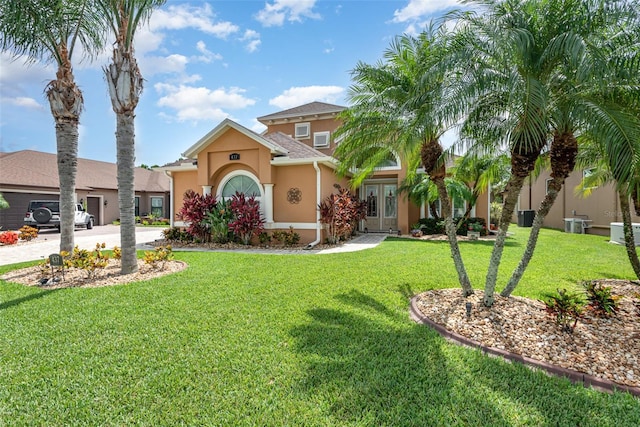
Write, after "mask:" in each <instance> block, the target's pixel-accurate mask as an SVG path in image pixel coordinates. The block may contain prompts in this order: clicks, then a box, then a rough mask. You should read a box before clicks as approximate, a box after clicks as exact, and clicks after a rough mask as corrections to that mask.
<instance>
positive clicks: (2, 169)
mask: <svg viewBox="0 0 640 427" xmlns="http://www.w3.org/2000/svg"><path fill="white" fill-rule="evenodd" d="M0 185H15V186H23V187H46V188H56V189H57V188H59V187H60V185H59V179H58V161H57V156H56V155H55V154H51V153H43V152H40V151H32V150H22V151H15V152H11V153H0ZM94 188H96V189H98V188H101V189H110V190H117V189H118V181H117V170H116V164H115V163H107V162H101V161H97V160H89V159H81V158H78V173H77V175H76V189H78V190H91V189H94ZM134 188H135V189H136V191H148V192H166V191H169V177H167V176H166V175H165V174H164V173H163V172H157V171H150V170H148V169H143V168H136V169H135V178H134Z"/></svg>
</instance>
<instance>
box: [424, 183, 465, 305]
mask: <svg viewBox="0 0 640 427" xmlns="http://www.w3.org/2000/svg"><path fill="white" fill-rule="evenodd" d="M433 182H434V184H436V187H438V195H439V196H440V203H441V204H442V213H443V214H444V229H445V232H446V233H447V238H448V239H449V247H450V248H451V257H452V258H453V264H454V265H455V268H456V272H457V273H458V281H459V282H460V286H461V287H462V295H463V296H464V297H465V298H466V297H468V296H469V295H473V287H471V281H470V280H469V276H468V275H467V270H466V269H465V267H464V261H463V260H462V255H461V254H460V247H459V246H458V236H457V235H456V226H455V224H454V223H453V215H452V213H451V202H450V201H449V195H448V194H447V186H446V184H445V182H444V178H443V177H436V178H433Z"/></svg>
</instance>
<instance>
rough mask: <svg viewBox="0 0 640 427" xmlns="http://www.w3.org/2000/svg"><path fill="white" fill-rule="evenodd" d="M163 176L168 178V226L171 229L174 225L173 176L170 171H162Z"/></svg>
mask: <svg viewBox="0 0 640 427" xmlns="http://www.w3.org/2000/svg"><path fill="white" fill-rule="evenodd" d="M164 174H165V175H167V176H168V177H169V216H170V218H169V225H170V226H171V227H173V224H174V209H173V176H172V175H171V171H164Z"/></svg>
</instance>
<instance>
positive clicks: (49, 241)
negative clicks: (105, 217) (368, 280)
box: [0, 225, 387, 265]
mask: <svg viewBox="0 0 640 427" xmlns="http://www.w3.org/2000/svg"><path fill="white" fill-rule="evenodd" d="M119 233H120V231H119V227H116V226H112V225H106V226H100V227H95V228H94V229H93V230H76V234H75V236H74V240H75V244H76V245H77V246H78V247H79V248H80V249H88V250H91V249H94V248H95V246H96V243H103V242H104V243H105V245H106V249H112V248H113V247H114V246H121V245H120V234H119ZM386 237H387V234H384V233H380V234H373V233H370V234H361V235H359V236H357V237H355V238H353V239H351V240H349V241H348V242H346V243H344V244H343V245H340V246H336V247H333V248H328V249H320V250H318V249H311V250H308V251H306V250H299V249H297V250H296V249H246V250H244V249H202V248H179V247H175V248H173V250H174V252H181V251H184V252H187V251H192V252H243V253H252V254H255V253H261V254H277V255H288V254H295V255H323V254H335V253H342V252H355V251H361V250H364V249H369V248H374V247H376V246H378V245H379V244H380V243H381V242H382V241H383V240H384V239H386ZM161 238H162V229H158V228H146V227H138V228H136V242H137V245H136V247H137V248H138V249H141V250H151V249H153V248H154V246H151V245H149V244H148V243H151V242H153V241H155V240H157V239H161ZM59 249H60V234H58V233H57V232H55V231H51V232H49V231H45V232H41V233H40V235H39V236H38V239H36V240H35V241H32V242H28V243H22V244H18V245H9V246H0V265H8V264H15V263H18V262H25V261H34V260H44V259H45V258H46V257H48V256H49V255H51V254H53V253H58V251H59Z"/></svg>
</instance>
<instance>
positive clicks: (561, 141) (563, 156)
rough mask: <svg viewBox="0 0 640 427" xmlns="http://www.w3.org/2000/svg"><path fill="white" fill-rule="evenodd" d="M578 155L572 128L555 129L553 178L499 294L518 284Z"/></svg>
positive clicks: (552, 162) (552, 146)
mask: <svg viewBox="0 0 640 427" xmlns="http://www.w3.org/2000/svg"><path fill="white" fill-rule="evenodd" d="M577 155H578V141H577V140H576V138H575V136H574V134H573V131H572V130H565V131H563V132H559V131H556V132H555V133H554V135H553V141H552V142H551V150H550V152H549V156H550V159H551V177H552V178H553V179H552V180H551V182H549V185H548V188H547V190H548V191H547V194H546V195H545V197H544V199H543V200H542V203H540V207H539V208H538V212H537V213H536V216H535V218H534V219H533V225H532V227H531V233H530V234H529V240H528V241H527V247H526V249H525V251H524V254H523V255H522V258H521V259H520V263H518V266H517V267H516V269H515V270H514V271H513V273H512V275H511V278H510V279H509V282H508V283H507V286H506V287H505V288H504V289H503V290H502V293H501V294H500V295H501V296H503V297H508V296H509V295H511V292H513V290H514V289H515V288H516V286H518V283H519V282H520V279H522V275H523V274H524V271H525V270H526V268H527V266H528V265H529V261H531V258H532V257H533V252H534V251H535V249H536V244H537V243H538V236H539V235H540V229H541V228H542V224H543V222H544V219H545V218H546V216H547V215H548V214H549V211H550V210H551V207H552V206H553V203H554V202H555V201H556V198H557V197H558V193H559V192H560V190H561V189H562V186H563V185H564V180H565V179H567V177H568V176H569V174H570V173H571V172H573V168H574V167H575V165H576V156H577Z"/></svg>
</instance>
